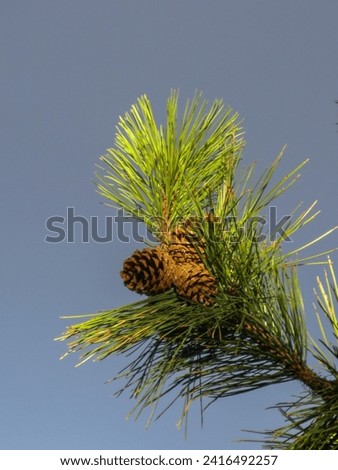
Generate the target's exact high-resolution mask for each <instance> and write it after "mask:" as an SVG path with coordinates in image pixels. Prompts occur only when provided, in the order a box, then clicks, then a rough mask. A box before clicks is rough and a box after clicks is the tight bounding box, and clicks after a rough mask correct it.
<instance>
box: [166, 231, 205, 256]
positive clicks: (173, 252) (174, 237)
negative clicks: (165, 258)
mask: <svg viewBox="0 0 338 470" xmlns="http://www.w3.org/2000/svg"><path fill="white" fill-rule="evenodd" d="M197 242H198V240H197V237H196V235H195V234H194V233H193V232H191V231H188V230H187V229H185V228H183V227H177V228H176V229H175V230H174V231H173V232H172V233H171V234H170V238H169V242H168V244H167V246H166V247H165V248H164V249H166V250H167V251H168V254H169V255H170V256H171V257H172V259H173V260H174V262H175V263H176V264H184V263H195V264H201V265H203V262H202V260H201V257H200V253H203V246H201V245H200V244H198V248H197Z"/></svg>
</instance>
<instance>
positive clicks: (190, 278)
mask: <svg viewBox="0 0 338 470" xmlns="http://www.w3.org/2000/svg"><path fill="white" fill-rule="evenodd" d="M173 281H174V285H175V288H176V292H177V294H178V295H181V296H182V297H186V298H187V299H190V300H192V301H193V302H200V303H203V304H204V305H211V304H213V302H214V296H215V294H216V291H217V289H216V281H215V279H214V278H213V277H212V276H211V274H210V273H209V271H208V270H207V269H205V267H204V266H201V265H198V264H193V263H185V264H180V265H176V266H175V269H174V273H173Z"/></svg>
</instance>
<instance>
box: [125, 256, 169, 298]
mask: <svg viewBox="0 0 338 470" xmlns="http://www.w3.org/2000/svg"><path fill="white" fill-rule="evenodd" d="M171 264H172V260H171V258H170V256H169V255H168V254H167V253H165V252H163V251H162V250H161V248H160V247H156V248H153V249H151V248H145V249H143V250H136V251H135V252H134V253H133V255H132V256H131V257H130V258H127V259H126V260H125V261H124V263H123V269H122V271H121V272H120V275H121V278H122V280H123V282H124V284H125V286H126V287H128V289H130V290H133V291H135V292H138V293H139V294H157V293H160V292H164V291H166V290H168V289H170V288H171V287H172V285H173V281H172V276H171V273H172V269H171Z"/></svg>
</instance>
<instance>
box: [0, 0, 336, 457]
mask: <svg viewBox="0 0 338 470" xmlns="http://www.w3.org/2000/svg"><path fill="white" fill-rule="evenodd" d="M337 18H338V3H337V2H336V1H335V0H327V1H325V2H318V1H314V0H306V1H305V0H303V1H297V2H295V1H294V0H284V1H283V2H279V1H275V0H254V1H249V0H247V1H243V0H233V1H228V0H213V1H211V2H207V1H205V0H204V1H201V0H185V1H182V0H170V1H169V0H168V1H163V0H162V1H159V0H145V1H139V0H126V1H122V0H120V1H113V0H111V1H108V0H105V1H98V2H93V1H90V0H81V1H80V0H72V1H71V2H69V1H66V0H58V1H57V2H52V1H46V0H32V1H30V2H27V1H23V0H14V1H7V2H3V4H2V6H1V15H0V49H1V59H0V60H1V76H0V83H1V87H0V94H1V97H0V101H1V113H0V119H1V126H0V128H1V164H2V169H1V173H0V178H1V185H0V187H1V199H0V206H1V222H2V224H1V232H0V239H1V265H0V273H1V274H0V275H1V282H0V292H1V294H0V298H1V307H0V308H1V310H0V315H1V317H0V325H1V328H0V352H1V358H2V360H1V366H0V368H1V385H0V403H1V407H0V447H1V448H3V449H130V448H133V449H231V448H232V449H245V448H252V449H254V448H260V444H256V443H251V444H248V443H243V442H236V440H238V439H243V438H245V437H249V436H248V435H247V434H245V433H242V432H241V430H242V429H258V430H264V429H267V428H273V427H275V426H278V425H280V424H281V423H282V420H281V417H280V416H279V415H278V413H277V412H275V411H273V410H268V411H267V410H266V408H267V407H269V406H273V405H274V404H276V403H277V402H278V401H285V400H288V399H289V398H290V396H291V395H292V394H295V393H297V391H300V390H301V385H299V384H296V383H289V384H284V385H283V386H280V387H270V388H266V389H264V390H261V391H259V392H254V393H250V394H247V395H242V396H237V397H234V398H229V399H223V400H219V401H218V402H217V403H216V404H214V405H213V407H211V408H209V410H208V411H207V413H206V415H205V422H204V426H203V428H202V429H201V428H200V423H199V409H198V405H197V406H195V407H194V408H193V409H192V413H191V416H190V424H189V432H188V436H187V437H185V436H184V432H183V431H178V430H177V429H176V421H177V419H178V417H179V413H180V408H179V406H177V407H173V408H172V409H170V410H169V411H168V412H167V413H166V414H165V415H164V417H162V418H161V419H160V420H159V421H157V422H154V423H153V424H152V425H151V426H150V428H149V429H148V430H145V423H146V416H144V417H141V418H140V419H139V420H138V421H134V419H133V418H131V419H129V420H126V419H125V416H126V415H127V413H128V412H129V411H130V409H131V408H132V406H133V402H132V401H131V400H130V399H129V397H128V396H127V395H126V396H122V397H119V398H114V397H113V393H114V391H115V390H116V388H115V387H114V385H112V384H106V383H105V381H106V380H107V379H109V378H111V377H113V376H114V374H115V373H116V372H117V371H118V370H119V369H120V367H121V365H122V362H123V359H122V358H119V357H117V358H110V359H107V360H105V361H103V362H101V363H95V364H92V363H87V364H86V365H84V366H82V367H80V368H76V369H75V368H74V365H75V364H76V362H77V359H78V358H77V357H75V356H74V357H69V358H67V359H65V360H63V361H60V360H59V357H60V356H61V355H62V354H63V353H64V352H65V349H66V345H65V344H63V343H58V342H54V341H53V338H55V337H56V336H58V335H59V334H60V333H61V332H62V331H63V329H64V328H65V326H66V324H67V322H65V321H64V320H61V319H60V316H62V315H72V314H81V313H87V312H88V313H95V312H96V311H98V310H103V309H107V308H114V307H118V306H121V305H124V304H125V303H129V302H132V301H134V300H138V299H139V297H138V296H137V295H136V294H133V293H131V292H129V291H128V290H127V289H126V288H124V286H123V284H122V281H121V280H120V277H119V271H120V267H121V264H122V262H123V260H124V258H126V257H127V256H128V255H129V254H130V253H131V252H132V251H133V250H134V248H135V246H134V245H132V246H130V245H129V244H123V243H121V242H119V241H118V240H114V241H113V242H111V243H106V244H99V243H95V242H94V241H91V240H90V241H89V243H81V240H80V237H79V236H75V241H74V243H66V241H64V242H63V243H58V244H51V243H46V242H45V236H46V235H47V230H46V227H45V223H46V220H47V218H48V217H50V216H53V215H58V216H63V217H65V216H66V213H67V207H74V208H75V212H76V214H79V215H82V216H84V217H90V216H98V217H99V218H100V219H103V218H104V217H105V216H108V215H112V211H111V209H110V208H108V207H106V206H104V205H102V200H101V199H100V197H99V196H98V195H97V193H96V192H95V187H94V184H93V182H92V179H93V175H94V170H95V165H96V164H97V163H98V160H99V156H100V155H101V154H103V153H104V152H105V150H106V148H107V147H110V146H112V145H113V138H114V126H115V124H116V123H117V120H118V117H119V115H121V114H123V113H124V112H125V111H127V110H129V108H130V106H131V104H132V103H134V102H135V101H136V99H137V97H138V96H139V95H141V94H143V93H146V94H147V95H148V96H149V98H150V100H151V101H152V104H153V106H154V109H155V112H156V113H157V114H158V115H159V116H161V113H162V114H163V112H164V106H165V101H166V99H167V96H168V94H169V92H170V89H171V88H179V89H180V93H181V100H182V102H183V101H185V99H186V98H188V97H191V96H192V95H193V94H194V91H195V90H196V89H198V90H202V91H203V92H204V96H205V97H206V98H208V99H209V100H210V101H212V100H213V99H214V98H223V99H224V102H225V103H226V104H229V105H230V106H231V107H232V108H233V109H234V110H236V111H238V112H239V113H240V116H241V118H242V119H243V126H244V129H245V131H246V140H247V145H246V151H245V154H244V162H243V163H244V164H249V163H251V162H252V161H253V160H257V168H258V171H259V170H262V169H264V168H265V167H266V166H268V165H269V164H271V162H272V161H273V160H274V158H275V157H276V155H277V154H278V153H279V151H280V149H281V147H282V146H283V145H284V144H287V150H286V152H285V157H284V160H283V162H282V164H281V167H280V169H279V170H278V172H279V176H282V175H283V174H286V173H287V172H288V171H289V170H290V169H292V168H293V167H294V166H296V165H297V164H298V163H300V162H301V161H303V160H305V159H306V158H310V162H309V163H308V164H307V166H306V167H305V168H304V170H303V171H302V178H301V179H300V181H299V182H298V183H297V186H296V187H294V188H293V189H292V190H291V191H290V192H289V194H288V195H286V196H284V197H283V198H282V199H281V200H280V202H279V206H278V210H279V211H280V213H281V212H288V211H289V210H290V209H291V208H293V207H294V206H296V205H297V203H298V202H300V201H304V205H305V206H307V205H310V203H311V202H312V201H314V200H316V199H318V200H319V202H318V207H319V208H320V209H321V210H322V213H321V214H320V216H319V217H318V218H317V219H316V220H315V221H314V222H313V223H312V224H311V226H307V227H306V228H305V229H304V230H303V231H302V232H301V233H300V234H299V235H298V236H297V240H294V243H299V244H301V243H305V242H306V241H309V240H310V239H312V238H314V237H316V236H318V235H320V234H321V233H323V232H324V231H326V230H327V229H329V228H331V227H332V226H334V225H336V224H337V218H338V217H337V203H336V201H337V200H338V189H337V187H338V185H337V174H338V172H337V170H338V163H337V149H338V133H337V126H336V122H337V121H338V105H336V104H335V100H336V99H338V81H337V77H338V61H337V57H338V32H337ZM75 235H79V233H77V234H75ZM295 246H296V245H295ZM333 246H337V237H336V235H334V236H331V237H329V238H328V239H326V240H324V241H322V242H321V243H320V246H318V251H319V250H320V251H322V250H323V251H324V250H325V249H328V248H331V247H333ZM333 260H337V256H336V255H333ZM321 273H322V267H320V266H319V267H318V266H317V267H311V268H304V270H303V273H302V283H303V287H304V296H305V305H306V311H307V317H308V322H309V325H310V328H314V325H315V323H314V315H313V310H312V308H311V302H312V300H313V296H312V287H313V286H314V284H315V276H316V275H317V274H321Z"/></svg>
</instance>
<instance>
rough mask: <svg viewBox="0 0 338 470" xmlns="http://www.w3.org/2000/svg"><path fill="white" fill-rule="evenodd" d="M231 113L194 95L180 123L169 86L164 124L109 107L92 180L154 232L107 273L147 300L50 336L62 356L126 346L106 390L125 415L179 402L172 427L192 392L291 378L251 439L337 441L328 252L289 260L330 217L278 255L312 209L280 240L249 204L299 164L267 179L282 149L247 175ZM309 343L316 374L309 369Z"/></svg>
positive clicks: (258, 207)
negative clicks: (313, 334) (126, 403)
mask: <svg viewBox="0 0 338 470" xmlns="http://www.w3.org/2000/svg"><path fill="white" fill-rule="evenodd" d="M237 119H238V116H237V114H236V113H233V112H232V111H231V110H230V109H224V107H223V103H222V101H220V100H215V101H214V103H212V104H211V106H210V107H209V108H208V106H207V102H206V101H205V100H203V101H201V94H196V95H195V96H194V98H193V99H192V100H191V102H188V103H187V105H186V107H185V109H184V112H183V116H182V118H181V120H180V119H179V112H178V93H177V92H176V91H172V93H171V95H170V96H169V98H168V101H167V123H166V125H165V126H162V125H161V126H157V124H156V122H155V118H154V113H153V110H152V107H151V104H150V102H149V100H148V98H147V97H146V96H142V97H141V98H139V100H138V102H137V104H135V105H133V106H132V108H131V110H130V112H129V113H126V114H125V115H124V116H123V117H120V120H119V124H118V126H117V132H116V137H115V146H114V147H113V148H110V149H108V151H107V154H106V155H105V156H103V157H101V162H102V164H103V166H102V168H101V169H100V172H99V174H98V175H97V176H98V184H97V188H98V191H99V193H100V194H101V195H102V196H103V197H105V198H106V199H107V200H109V201H110V202H111V203H113V204H114V205H117V206H118V207H122V208H123V209H125V210H126V211H127V212H129V213H130V214H132V215H133V216H134V217H136V218H138V219H139V220H141V221H142V222H143V223H144V224H145V225H146V227H147V229H148V230H149V231H150V232H151V233H152V234H153V235H155V237H156V239H157V240H158V245H156V246H155V247H153V248H143V249H141V250H136V251H135V252H134V253H133V254H131V256H130V257H128V258H127V259H126V260H125V262H124V264H123V266H122V271H121V277H122V280H123V281H124V284H125V286H126V287H128V288H129V289H131V290H133V291H134V292H137V293H141V294H145V295H146V296H147V297H146V298H145V299H143V300H141V301H139V302H135V303H133V304H130V305H126V306H123V307H120V308H117V309H113V310H107V311H104V312H99V313H98V314H95V315H87V316H86V315H85V316H82V317H72V318H77V319H78V320H80V319H81V320H80V323H78V324H74V325H71V326H69V327H68V328H67V329H66V331H65V332H64V334H63V335H62V336H61V337H59V338H58V340H67V341H69V342H68V352H67V353H66V355H67V354H69V353H71V352H75V353H79V354H80V357H81V361H80V364H82V363H83V362H85V361H87V360H89V359H93V360H103V359H106V358H107V357H110V356H112V355H114V354H120V353H124V354H128V355H130V358H131V362H130V364H129V365H128V366H127V367H126V368H124V369H123V370H122V371H121V372H120V374H118V375H117V377H115V378H114V380H116V379H124V380H125V385H124V386H123V387H122V389H121V390H119V391H118V394H120V393H121V392H123V391H126V390H128V391H130V392H131V396H132V397H133V398H134V399H135V400H136V406H135V408H134V411H135V412H136V414H137V415H138V414H140V413H141V412H143V411H144V410H145V409H149V408H150V409H151V410H152V411H151V413H150V419H151V418H152V417H153V416H155V410H156V409H157V406H158V404H159V403H160V402H163V401H164V403H166V405H165V406H164V410H167V409H168V407H169V406H170V405H171V404H172V403H173V402H174V401H176V400H177V399H182V400H183V411H182V415H181V418H180V421H179V422H180V423H181V422H183V421H184V419H185V418H186V416H187V413H188V411H189V407H190V405H191V403H193V402H194V401H195V400H199V401H201V400H207V405H206V406H209V404H210V403H211V402H213V401H215V400H217V399H219V398H221V397H227V396H231V395H235V394H239V393H244V392H248V391H250V390H254V389H258V388H261V387H265V386H268V385H271V384H278V383H282V382H286V381H290V380H298V381H300V382H302V383H303V384H304V385H305V386H306V387H307V390H308V393H307V395H305V396H303V397H301V398H300V400H299V401H298V402H296V403H291V404H287V405H280V406H279V408H280V410H281V411H282V413H283V415H284V416H285V417H286V419H287V420H289V423H288V424H287V425H286V426H284V427H283V428H281V429H279V430H277V431H272V432H270V433H267V436H268V439H267V440H266V441H265V442H267V443H269V442H273V443H275V444H276V443H277V444H278V446H279V447H280V448H297V449H298V448H306V446H309V448H316V446H317V447H318V448H326V447H325V446H329V448H337V447H338V440H337V435H338V425H337V416H338V409H337V408H338V403H337V392H338V373H337V368H336V363H337V361H338V347H337V345H336V342H337V338H338V320H337V315H336V312H335V306H334V305H335V302H336V301H338V287H337V282H336V278H335V275H334V271H333V267H332V262H331V261H330V259H328V260H327V261H326V260H323V255H327V253H329V252H325V253H319V254H315V255H311V256H305V257H303V258H302V259H299V258H296V257H295V255H296V254H297V256H298V253H299V252H300V251H302V250H305V249H306V248H308V247H310V246H312V245H313V244H315V243H317V242H318V241H320V240H321V239H322V238H323V237H325V236H328V235H329V234H331V233H332V232H333V231H334V230H335V229H336V228H337V227H335V228H334V229H331V230H329V231H327V232H326V233H324V234H323V235H321V236H319V237H317V238H316V239H315V240H312V241H310V242H308V243H306V244H305V245H304V246H302V247H300V248H298V249H297V250H292V251H289V252H284V251H283V248H284V246H283V240H284V239H285V238H286V237H291V235H293V234H294V233H296V232H297V231H298V230H300V229H302V228H303V227H305V226H306V225H307V224H308V223H309V222H311V221H312V220H313V219H314V218H315V217H316V215H317V214H318V211H317V212H314V207H315V204H316V203H313V204H312V205H311V206H310V207H309V208H308V209H306V210H305V211H303V212H302V213H300V214H299V215H297V213H298V210H299V208H300V206H297V207H296V209H295V210H294V211H293V212H292V217H291V219H290V220H289V221H288V223H287V224H286V226H285V228H284V233H282V235H281V236H279V237H277V236H276V235H277V233H274V232H273V233H267V232H264V228H266V227H264V226H265V223H262V222H264V220H265V219H264V217H265V216H264V212H263V211H264V210H267V208H268V206H269V204H271V202H274V201H275V200H276V199H277V198H278V197H279V196H280V195H281V194H283V193H284V192H285V191H286V190H288V189H289V188H290V187H292V185H293V184H294V183H295V182H296V181H297V180H298V179H299V170H300V169H301V168H302V167H303V165H304V164H305V163H306V161H305V162H303V163H301V164H300V165H298V166H297V167H296V168H295V169H294V170H292V171H291V172H290V173H288V174H287V175H286V176H284V177H283V178H282V179H281V180H280V181H278V182H277V183H276V184H275V185H274V186H272V188H271V187H270V182H271V179H272V177H273V175H274V174H275V172H276V170H277V167H278V164H279V163H280V161H281V158H282V155H283V151H282V152H281V153H280V154H279V156H278V157H277V159H276V160H275V162H274V163H273V164H272V165H271V167H270V168H268V169H267V170H266V171H265V172H264V173H263V174H262V176H261V177H260V178H259V179H258V181H256V182H255V181H254V176H253V170H254V165H251V166H250V167H249V168H248V169H247V170H245V171H242V172H241V170H240V169H239V161H240V160H241V153H242V149H243V144H244V142H243V139H242V131H241V129H240V127H239V124H238V122H237ZM275 231H276V229H275ZM314 263H317V264H319V263H322V264H325V263H326V264H327V266H328V267H329V273H330V276H331V281H330V280H329V276H328V275H327V273H326V275H325V276H326V277H325V282H324V283H322V282H320V281H319V280H318V292H317V291H315V296H316V299H317V304H318V307H317V306H316V308H315V310H316V315H317V318H318V323H319V328H320V331H321V333H322V340H321V342H316V341H314V340H313V339H312V338H309V334H308V331H307V325H306V322H305V314H304V306H303V298H302V292H301V289H300V286H299V280H298V271H297V270H298V268H299V267H300V266H304V265H306V264H314ZM323 314H324V320H323V319H322V316H323ZM83 320H84V321H83ZM325 322H326V324H327V323H328V328H329V333H328V332H327V326H325ZM309 344H310V345H309ZM309 353H310V354H312V356H313V357H314V358H315V359H317V360H318V362H319V364H320V366H321V368H322V372H323V373H324V377H322V376H321V375H319V374H317V373H316V372H315V371H314V370H312V369H311V368H310V367H309V365H308V359H307V356H308V355H309ZM166 400H167V402H166ZM163 412H164V411H162V412H161V411H160V412H159V413H158V415H159V416H160V415H161V414H162V413H163ZM321 426H327V428H328V430H329V435H325V436H324V435H323V431H322V429H321ZM304 446H305V447H304ZM335 446H336V447H335Z"/></svg>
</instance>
